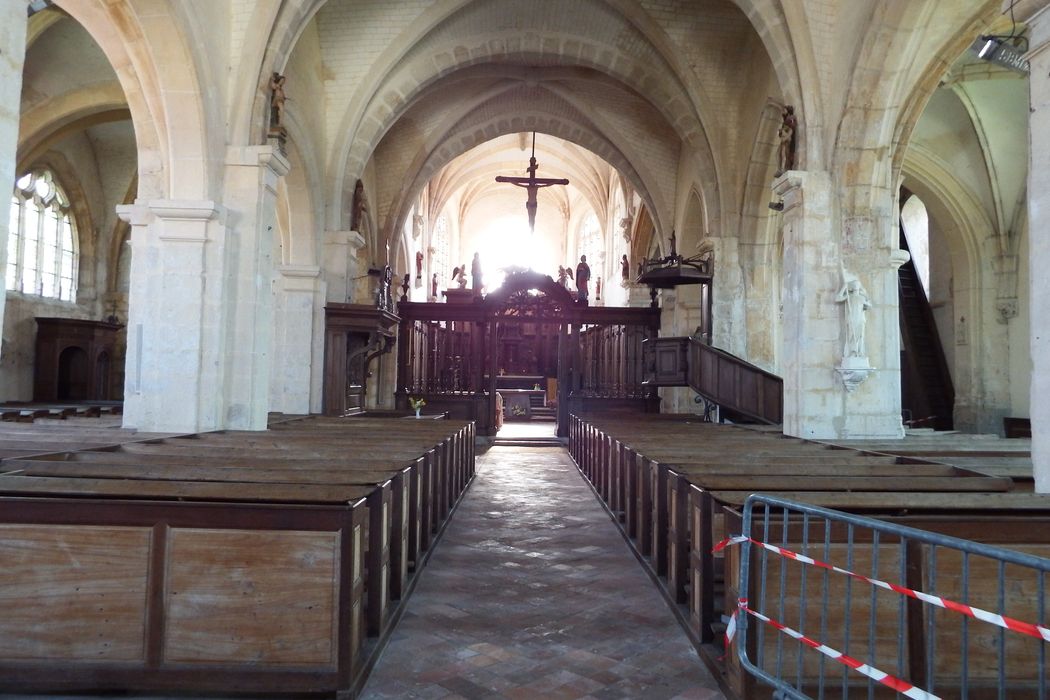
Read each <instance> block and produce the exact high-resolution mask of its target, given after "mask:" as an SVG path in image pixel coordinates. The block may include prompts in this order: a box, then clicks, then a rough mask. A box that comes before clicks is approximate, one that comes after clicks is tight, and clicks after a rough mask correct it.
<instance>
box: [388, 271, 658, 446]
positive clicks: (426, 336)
mask: <svg viewBox="0 0 1050 700" xmlns="http://www.w3.org/2000/svg"><path fill="white" fill-rule="evenodd" d="M548 281H549V280H548ZM550 284H554V283H553V282H550ZM561 293H562V294H563V295H566V298H567V294H566V293H565V292H564V290H561ZM504 296H506V295H504ZM536 299H537V297H529V298H527V299H525V301H524V303H522V302H521V300H520V299H519V300H516V301H515V300H510V301H508V300H507V299H504V298H501V297H500V296H499V295H489V296H488V297H485V298H483V299H480V300H476V301H475V302H474V303H470V304H423V303H413V302H402V303H401V304H399V305H398V316H399V318H400V323H399V329H398V350H397V354H398V362H397V365H398V378H397V391H396V396H395V399H396V403H397V407H398V408H399V409H407V408H408V399H409V397H413V398H423V399H425V400H426V402H427V406H428V409H427V410H432V411H447V412H449V414H450V415H451V417H453V418H462V419H464V420H473V421H476V423H477V426H478V432H479V433H480V434H482V435H489V434H494V433H495V426H494V423H493V421H494V413H495V391H496V377H497V376H498V374H499V371H500V370H501V369H506V370H507V371H508V372H509V373H511V374H528V375H533V374H543V375H544V376H548V375H547V373H545V372H536V371H523V369H522V368H520V367H503V366H502V365H501V364H500V362H501V361H503V359H505V358H503V357H502V356H501V352H502V349H503V346H505V345H507V344H508V338H511V339H513V338H516V337H517V335H515V334H511V335H508V334H507V330H508V328H512V327H513V326H514V325H518V326H520V331H518V333H520V334H522V337H523V338H524V337H525V336H528V337H530V338H532V339H533V341H532V342H533V343H534V345H535V347H534V348H533V350H534V351H535V353H536V355H537V357H536V358H535V359H536V360H537V361H538V362H540V363H541V364H543V365H545V366H548V369H549V365H550V364H551V362H550V361H551V359H552V358H558V361H557V362H556V363H555V364H556V365H557V381H558V387H559V395H560V396H562V397H563V398H565V397H567V398H568V399H569V401H573V402H575V403H574V404H573V406H574V410H576V411H577V412H587V411H600V410H604V409H605V407H607V406H612V407H613V408H616V409H617V410H620V409H627V408H629V407H631V406H634V405H635V404H637V402H638V401H639V400H644V402H648V403H646V405H645V406H644V407H643V408H641V409H639V410H650V407H649V405H648V404H649V403H652V402H657V403H656V404H655V405H656V406H658V401H659V399H658V397H656V393H655V391H654V390H653V389H652V388H651V387H646V386H644V385H643V384H642V380H643V379H644V361H643V358H642V350H641V343H642V340H644V339H645V338H650V337H655V336H656V335H657V333H658V330H659V326H660V315H659V314H660V311H659V309H650V308H619V307H604V308H603V307H590V306H585V305H576V304H574V303H572V302H566V301H565V300H564V299H562V300H555V301H554V302H551V303H547V302H546V301H545V298H544V297H543V296H542V295H540V296H539V297H538V299H539V300H538V301H535V300H536ZM546 299H547V300H549V295H548V297H546ZM534 302H535V303H534ZM501 329H502V333H503V335H502V336H501ZM501 342H502V343H503V345H501ZM564 392H567V393H564ZM569 401H562V404H564V405H563V406H562V407H561V408H560V409H559V430H561V429H562V428H561V426H562V425H563V424H564V421H566V420H567V419H568V413H564V411H565V409H566V408H567V406H568V403H569ZM654 410H655V409H654ZM563 414H564V415H563Z"/></svg>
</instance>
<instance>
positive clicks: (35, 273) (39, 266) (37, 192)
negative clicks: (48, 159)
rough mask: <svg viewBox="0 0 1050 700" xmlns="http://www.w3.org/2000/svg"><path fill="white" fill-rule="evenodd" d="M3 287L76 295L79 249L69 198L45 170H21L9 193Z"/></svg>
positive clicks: (40, 293) (62, 297) (58, 296)
mask: <svg viewBox="0 0 1050 700" xmlns="http://www.w3.org/2000/svg"><path fill="white" fill-rule="evenodd" d="M9 224H10V227H9V229H8V231H9V234H8V237H7V289H8V290H10V291H15V292H22V293H23V294H32V295H36V296H42V297H49V298H51V299H60V300H62V301H74V300H75V299H76V277H77V263H78V255H77V248H76V231H75V228H74V224H73V219H72V217H71V216H70V212H69V198H68V197H67V196H66V194H65V192H63V191H62V188H60V187H59V186H58V185H57V184H56V183H55V179H54V176H53V175H52V174H51V173H50V172H48V171H43V172H32V173H27V174H26V175H23V176H22V177H20V178H19V179H18V181H17V182H16V183H15V192H14V195H13V196H12V197H11V219H10V222H9Z"/></svg>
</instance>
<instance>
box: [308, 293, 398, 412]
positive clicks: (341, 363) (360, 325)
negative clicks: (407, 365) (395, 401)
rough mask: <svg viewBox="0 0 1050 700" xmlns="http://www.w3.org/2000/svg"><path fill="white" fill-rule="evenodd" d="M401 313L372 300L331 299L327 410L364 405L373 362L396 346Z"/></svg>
mask: <svg viewBox="0 0 1050 700" xmlns="http://www.w3.org/2000/svg"><path fill="white" fill-rule="evenodd" d="M397 322H398V317H397V316H395V315H394V314H392V313H390V312H388V311H383V310H381V309H377V308H376V307H374V306H371V305H368V304H337V303H330V304H328V305H326V306H325V309H324V363H325V364H324V398H323V405H324V413H325V415H327V416H341V415H343V414H345V413H347V412H352V411H358V410H361V409H363V408H364V404H365V395H366V394H367V391H368V390H367V383H368V375H369V365H370V364H371V363H372V361H373V360H375V359H376V358H377V357H379V355H382V354H384V353H386V352H389V351H390V349H391V348H392V347H393V342H394V337H395V335H394V331H393V328H394V327H395V326H396V325H397Z"/></svg>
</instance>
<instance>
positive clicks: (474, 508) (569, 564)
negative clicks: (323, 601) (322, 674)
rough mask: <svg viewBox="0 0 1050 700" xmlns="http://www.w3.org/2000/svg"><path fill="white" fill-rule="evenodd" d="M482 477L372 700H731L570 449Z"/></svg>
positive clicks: (511, 459)
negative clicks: (601, 503) (725, 699)
mask: <svg viewBox="0 0 1050 700" xmlns="http://www.w3.org/2000/svg"><path fill="white" fill-rule="evenodd" d="M477 472H478V474H477V478H476V480H475V482H474V484H473V485H472V486H471V488H470V490H469V491H468V492H467V494H466V496H465V498H464V500H463V502H462V503H461V505H460V507H459V510H458V511H457V512H456V514H455V515H454V516H453V518H452V521H451V523H450V524H449V526H448V530H447V531H446V532H445V535H444V538H443V539H442V540H441V542H440V543H439V544H438V546H437V548H436V549H435V551H434V554H433V555H432V558H431V560H430V562H429V563H428V565H427V567H426V569H425V570H424V571H423V573H422V576H421V579H420V581H419V584H418V587H417V588H416V590H415V592H414V593H413V594H412V597H411V599H410V600H409V602H408V607H407V609H406V611H405V615H404V617H403V618H402V620H401V621H400V623H399V624H398V626H397V628H396V629H395V630H394V633H393V637H392V638H391V641H390V645H389V646H388V647H387V649H386V651H385V652H384V653H383V656H382V658H381V659H380V660H379V662H378V664H377V665H376V668H375V670H374V671H373V673H372V677H371V679H370V680H369V682H368V685H366V686H365V690H364V694H363V696H362V697H364V698H369V699H372V700H377V699H380V698H460V697H462V698H468V699H474V698H500V697H506V698H529V699H532V698H591V697H594V698H646V699H647V700H653V699H656V698H683V699H684V698H698V699H701V698H721V697H723V696H722V694H721V693H720V692H719V691H718V689H717V688H718V684H717V683H716V682H715V680H714V679H713V678H712V677H711V676H710V674H709V673H708V672H707V670H706V668H704V666H703V663H702V662H701V661H700V659H699V658H698V657H697V655H696V653H695V652H694V650H693V648H692V646H691V645H690V644H689V641H688V640H687V639H686V636H685V633H684V632H683V631H682V629H681V628H680V627H679V626H678V624H677V623H676V622H675V620H674V617H673V616H672V615H671V612H670V611H669V610H668V609H667V606H666V604H665V603H664V601H663V599H662V598H661V597H660V594H659V593H658V592H657V590H656V588H655V586H654V584H653V583H652V582H651V581H650V580H649V578H648V577H647V576H646V574H645V573H644V572H643V571H642V568H641V566H640V565H639V564H638V562H637V560H635V558H634V556H633V555H632V554H631V553H630V551H629V550H628V549H627V545H626V544H625V543H624V541H623V539H622V538H621V537H620V535H619V533H618V532H617V530H616V528H615V526H614V525H613V524H612V523H611V522H610V521H609V516H608V515H607V514H606V513H605V511H604V510H603V509H602V508H601V507H600V506H599V504H598V502H597V500H596V499H595V498H594V495H593V493H592V492H591V490H590V489H589V488H588V487H587V485H586V484H585V483H584V481H583V479H582V477H581V476H580V474H579V472H578V471H577V470H576V468H575V467H574V466H573V464H572V462H571V461H570V459H569V457H568V455H567V454H566V452H565V450H564V449H563V448H520V447H494V448H492V449H490V450H489V451H488V452H487V453H486V454H484V455H479V456H478V464H477Z"/></svg>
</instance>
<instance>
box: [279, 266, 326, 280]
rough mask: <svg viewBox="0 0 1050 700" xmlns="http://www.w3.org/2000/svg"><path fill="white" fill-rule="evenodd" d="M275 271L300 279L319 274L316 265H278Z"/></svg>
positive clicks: (310, 277)
mask: <svg viewBox="0 0 1050 700" xmlns="http://www.w3.org/2000/svg"><path fill="white" fill-rule="evenodd" d="M277 271H278V272H280V273H281V275H282V276H283V277H294V278H300V279H312V278H314V277H317V276H318V275H320V274H321V268H320V267H318V266H317V265H278V266H277Z"/></svg>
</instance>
